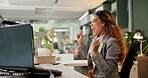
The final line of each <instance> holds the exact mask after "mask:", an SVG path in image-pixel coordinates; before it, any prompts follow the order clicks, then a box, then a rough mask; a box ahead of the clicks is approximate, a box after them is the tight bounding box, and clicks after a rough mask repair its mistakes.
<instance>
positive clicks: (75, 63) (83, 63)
mask: <svg viewBox="0 0 148 78" xmlns="http://www.w3.org/2000/svg"><path fill="white" fill-rule="evenodd" d="M62 64H63V65H65V66H88V64H87V60H72V61H70V62H64V63H62Z"/></svg>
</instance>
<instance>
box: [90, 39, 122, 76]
mask: <svg viewBox="0 0 148 78" xmlns="http://www.w3.org/2000/svg"><path fill="white" fill-rule="evenodd" d="M105 49H106V50H101V51H104V52H105V53H104V54H105V58H103V57H102V55H101V54H100V53H97V54H96V55H95V56H94V57H92V58H91V59H92V61H93V62H94V63H95V65H96V66H97V68H98V69H99V70H100V71H102V73H103V75H105V76H109V75H110V74H111V73H112V71H113V70H114V69H115V67H117V62H118V59H119V54H120V47H119V44H118V42H117V40H116V39H115V38H110V39H109V40H108V41H107V45H106V48H105ZM101 53H102V52H101Z"/></svg>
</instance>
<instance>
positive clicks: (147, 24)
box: [133, 0, 148, 38]
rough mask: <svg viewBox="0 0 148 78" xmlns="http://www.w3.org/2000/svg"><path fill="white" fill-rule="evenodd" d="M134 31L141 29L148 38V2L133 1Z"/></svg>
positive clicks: (143, 0)
mask: <svg viewBox="0 0 148 78" xmlns="http://www.w3.org/2000/svg"><path fill="white" fill-rule="evenodd" d="M133 29H134V30H136V29H140V30H142V31H143V33H144V36H145V37H146V38H148V0H133Z"/></svg>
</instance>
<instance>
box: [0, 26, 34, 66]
mask: <svg viewBox="0 0 148 78" xmlns="http://www.w3.org/2000/svg"><path fill="white" fill-rule="evenodd" d="M33 61H34V60H33V28H32V26H31V25H30V24H18V25H15V26H11V27H3V28H0V68H4V67H6V68H9V67H10V68H33V67H34V64H33Z"/></svg>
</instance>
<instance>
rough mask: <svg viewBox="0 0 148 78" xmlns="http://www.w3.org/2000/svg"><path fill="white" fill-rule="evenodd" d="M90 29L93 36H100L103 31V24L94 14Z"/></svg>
mask: <svg viewBox="0 0 148 78" xmlns="http://www.w3.org/2000/svg"><path fill="white" fill-rule="evenodd" d="M90 26H91V29H92V30H93V31H92V33H93V36H100V35H102V34H103V33H104V30H103V28H104V24H103V23H102V21H101V19H100V18H99V17H98V16H97V15H96V14H94V15H93V17H92V21H91V24H90Z"/></svg>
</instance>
